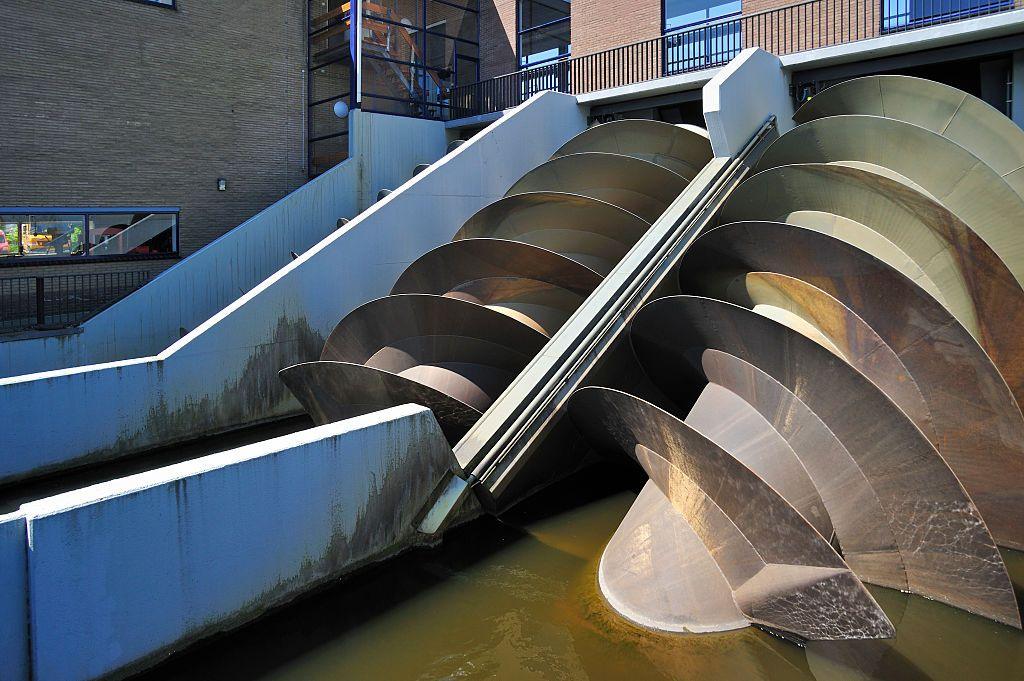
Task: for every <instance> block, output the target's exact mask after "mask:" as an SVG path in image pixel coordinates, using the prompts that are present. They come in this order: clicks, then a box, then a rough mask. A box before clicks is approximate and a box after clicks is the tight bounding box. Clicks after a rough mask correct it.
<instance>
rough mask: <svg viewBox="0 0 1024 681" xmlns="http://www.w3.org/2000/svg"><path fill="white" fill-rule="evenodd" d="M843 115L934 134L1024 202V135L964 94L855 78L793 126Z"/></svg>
mask: <svg viewBox="0 0 1024 681" xmlns="http://www.w3.org/2000/svg"><path fill="white" fill-rule="evenodd" d="M843 114H866V115H870V116H883V117H885V118H894V119H896V120H900V121H906V122H907V123H913V124H914V125H919V126H921V127H922V128H926V129H928V130H931V131H932V132H934V133H937V134H939V135H942V136H943V137H946V138H948V139H950V140H952V141H953V142H956V143H957V144H959V145H960V146H962V147H963V148H965V149H967V150H968V151H970V152H971V153H972V154H974V155H975V156H977V157H978V158H980V159H981V160H982V161H984V162H985V163H986V164H988V165H989V166H991V168H992V169H993V170H995V171H996V172H997V173H999V174H1000V175H1001V176H1002V177H1003V178H1005V179H1006V181H1007V183H1009V185H1010V186H1011V187H1013V189H1014V191H1016V192H1017V194H1019V195H1022V196H1024V131H1021V129H1020V128H1019V127H1017V124H1016V123H1014V122H1013V120H1012V119H1011V118H1010V117H1009V116H1006V115H1005V114H1003V113H1001V112H1000V111H998V110H997V109H995V108H993V107H992V106H991V105H990V104H988V103H986V102H984V101H982V100H981V99H978V98H977V97H975V96H974V95H971V94H968V93H966V92H964V91H963V90H958V89H957V88H954V87H951V86H949V85H944V84H943V83H937V82H935V81H933V80H925V79H923V78H914V77H912V76H887V75H882V76H865V77H863V78H852V79H850V80H847V81H843V82H842V83H837V84H835V85H833V86H831V87H829V88H827V89H825V90H823V91H821V92H819V93H818V94H816V95H815V96H814V97H812V98H811V99H810V100H808V101H807V102H804V104H803V106H801V107H800V108H799V109H798V110H797V112H796V114H795V115H794V116H793V120H795V121H796V122H797V123H798V124H799V123H806V122H808V121H812V120H816V119H818V118H825V117H827V116H840V115H843Z"/></svg>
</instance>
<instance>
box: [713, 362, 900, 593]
mask: <svg viewBox="0 0 1024 681" xmlns="http://www.w3.org/2000/svg"><path fill="white" fill-rule="evenodd" d="M700 369H701V372H702V373H703V376H704V377H705V378H706V379H707V380H708V381H709V382H710V383H712V384H715V385H719V386H721V387H722V388H725V389H727V390H729V391H731V392H732V393H733V394H735V395H737V396H738V397H740V398H742V399H743V400H744V401H745V402H746V403H747V404H749V405H750V406H751V407H752V408H753V409H755V410H757V412H758V413H759V414H760V415H761V416H763V417H764V418H765V420H766V421H768V422H769V423H770V424H771V426H772V428H774V429H775V431H776V432H778V433H779V435H781V436H782V437H783V438H785V440H786V442H787V443H788V444H789V446H790V448H791V449H792V450H793V453H794V454H795V455H796V457H797V458H798V459H799V460H800V462H801V463H802V464H803V466H804V470H806V471H807V474H808V475H809V476H810V478H811V481H812V482H813V483H814V486H815V488H816V489H817V491H818V494H819V495H820V496H821V500H822V503H823V504H824V505H825V508H826V510H827V511H828V514H829V518H830V520H831V521H832V525H833V527H834V528H835V532H836V537H837V539H838V542H839V544H840V545H841V546H842V553H843V558H844V559H845V560H846V562H847V564H849V566H850V567H851V568H852V569H853V571H854V572H855V573H856V574H857V576H858V577H860V578H861V579H863V580H864V581H865V582H872V583H875V584H881V585H889V586H894V585H901V586H900V588H901V589H903V590H906V588H907V581H906V568H905V567H904V566H903V559H902V557H901V555H900V551H899V547H898V545H897V542H896V538H895V537H894V536H893V532H892V529H891V527H890V526H889V521H888V516H887V513H886V510H885V509H884V508H883V507H882V504H881V502H880V501H879V500H878V496H877V495H876V494H875V490H874V488H873V487H872V486H871V483H870V482H869V481H868V479H867V478H866V477H865V475H864V472H863V471H862V470H861V468H860V466H859V465H858V464H857V462H856V461H855V460H854V459H853V457H852V456H851V455H850V452H849V451H848V450H847V449H846V447H845V446H843V443H842V442H840V441H839V438H837V437H836V436H835V434H834V433H833V432H832V431H831V430H830V429H829V427H828V426H827V425H825V423H824V422H823V421H822V420H821V419H820V418H818V415H817V414H815V413H814V412H813V411H811V409H810V408H809V407H808V406H807V405H806V404H804V403H803V402H802V401H801V400H800V398H798V397H797V396H796V395H795V394H793V392H792V391H790V390H789V389H787V388H786V387H785V386H783V385H782V384H781V383H779V382H778V381H776V380H775V379H774V378H772V377H771V376H769V375H768V374H766V373H765V372H763V371H761V370H760V369H758V368H757V367H756V366H754V365H753V364H750V363H749V362H745V361H743V360H742V359H740V358H739V357H736V356H734V355H730V354H728V353H725V352H721V351H720V350H705V351H704V352H702V353H701V355H700Z"/></svg>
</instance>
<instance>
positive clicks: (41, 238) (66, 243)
mask: <svg viewBox="0 0 1024 681" xmlns="http://www.w3.org/2000/svg"><path fill="white" fill-rule="evenodd" d="M0 228H2V230H3V233H4V245H0V256H16V255H25V256H40V255H81V254H82V252H83V250H84V247H85V241H84V238H83V237H84V232H85V216H84V215H0Z"/></svg>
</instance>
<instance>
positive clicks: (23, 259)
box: [0, 206, 181, 268]
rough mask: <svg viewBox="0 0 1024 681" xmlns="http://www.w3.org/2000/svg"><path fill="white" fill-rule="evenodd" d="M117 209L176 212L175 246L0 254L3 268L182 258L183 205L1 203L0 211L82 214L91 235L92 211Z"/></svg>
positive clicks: (96, 212)
mask: <svg viewBox="0 0 1024 681" xmlns="http://www.w3.org/2000/svg"><path fill="white" fill-rule="evenodd" d="M117 213H173V214H174V231H173V232H172V233H171V244H172V246H173V250H172V251H170V252H168V253H122V254H119V255H86V254H84V253H83V254H79V255H32V256H26V255H14V256H8V257H3V258H0V268H7V267H31V266H32V265H47V264H49V265H60V264H65V263H89V262H111V261H119V260H163V259H167V258H179V257H180V251H179V245H178V242H179V240H180V233H181V206H100V207H95V206H94V207H83V206H0V215H82V216H84V217H85V227H84V229H85V232H86V237H87V238H88V231H89V216H90V215H114V214H117Z"/></svg>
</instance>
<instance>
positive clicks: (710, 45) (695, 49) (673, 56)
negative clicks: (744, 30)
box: [665, 21, 743, 75]
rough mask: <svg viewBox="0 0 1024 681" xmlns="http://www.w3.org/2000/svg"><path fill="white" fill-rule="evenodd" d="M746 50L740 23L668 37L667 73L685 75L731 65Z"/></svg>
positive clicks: (705, 28)
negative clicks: (731, 61)
mask: <svg viewBox="0 0 1024 681" xmlns="http://www.w3.org/2000/svg"><path fill="white" fill-rule="evenodd" d="M741 49H743V40H742V37H741V34H740V24H739V22H737V21H727V22H724V23H718V24H711V25H708V26H697V27H695V28H690V29H687V30H685V31H680V32H679V33H675V34H671V35H668V36H666V37H665V73H666V74H667V75H670V74H673V73H684V72H686V71H693V70H696V69H704V68H710V67H712V66H718V65H720V64H725V63H727V62H728V61H730V60H731V59H732V58H733V57H735V56H736V55H737V54H739V53H740V50H741Z"/></svg>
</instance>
